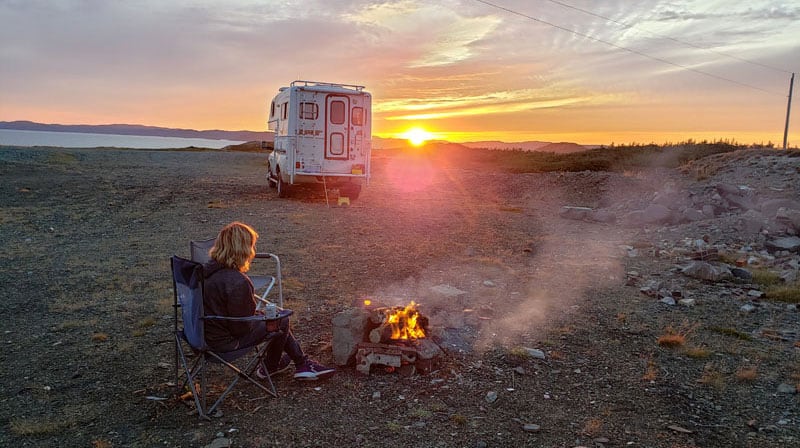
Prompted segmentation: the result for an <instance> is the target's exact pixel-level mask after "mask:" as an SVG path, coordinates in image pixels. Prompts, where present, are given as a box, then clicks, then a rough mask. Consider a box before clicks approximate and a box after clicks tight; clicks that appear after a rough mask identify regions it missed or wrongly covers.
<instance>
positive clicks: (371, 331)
mask: <svg viewBox="0 0 800 448" xmlns="http://www.w3.org/2000/svg"><path fill="white" fill-rule="evenodd" d="M333 324H334V340H333V346H334V357H335V358H338V359H337V363H338V364H340V365H344V364H350V363H352V362H353V361H354V362H355V364H356V369H357V370H358V371H359V372H361V373H364V374H369V373H370V370H371V369H372V368H373V366H379V367H382V368H383V369H384V370H385V371H388V372H393V371H395V370H397V371H399V372H400V373H401V374H404V375H412V374H414V373H415V372H420V373H427V372H429V371H431V370H432V369H433V367H434V363H435V362H436V361H437V360H438V358H439V357H440V355H441V354H442V350H441V348H439V346H438V345H437V344H436V343H434V342H433V341H432V340H431V339H430V338H429V337H428V318H427V317H426V316H425V315H423V314H422V313H420V311H419V310H418V308H417V304H416V303H415V302H413V301H412V302H411V303H409V304H408V305H405V306H392V307H378V306H374V304H373V303H372V301H370V300H365V301H364V302H363V306H362V307H361V308H359V309H352V310H348V311H346V312H343V313H342V314H341V315H340V316H337V318H334V322H333Z"/></svg>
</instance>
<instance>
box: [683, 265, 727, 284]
mask: <svg viewBox="0 0 800 448" xmlns="http://www.w3.org/2000/svg"><path fill="white" fill-rule="evenodd" d="M681 272H682V273H683V274H684V275H688V276H689V277H694V278H699V279H702V280H709V281H712V282H718V281H720V280H725V279H730V278H731V277H733V274H731V271H730V269H728V268H727V267H725V266H715V265H712V264H711V263H708V262H705V261H693V262H692V263H691V264H689V265H688V266H686V267H685V268H683V269H682V270H681Z"/></svg>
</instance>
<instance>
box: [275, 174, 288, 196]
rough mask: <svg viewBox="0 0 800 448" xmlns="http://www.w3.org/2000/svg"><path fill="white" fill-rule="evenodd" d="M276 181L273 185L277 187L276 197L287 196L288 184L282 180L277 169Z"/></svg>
mask: <svg viewBox="0 0 800 448" xmlns="http://www.w3.org/2000/svg"><path fill="white" fill-rule="evenodd" d="M277 177H278V183H277V184H276V185H275V186H276V187H277V188H278V197H279V198H285V197H288V196H289V186H288V185H286V183H284V182H283V179H282V178H281V173H280V171H278V176H277Z"/></svg>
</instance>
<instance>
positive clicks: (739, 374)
mask: <svg viewBox="0 0 800 448" xmlns="http://www.w3.org/2000/svg"><path fill="white" fill-rule="evenodd" d="M757 376H758V368H757V367H756V366H742V367H739V368H738V369H736V379H737V380H739V381H741V382H751V381H754V380H755V379H756V377H757Z"/></svg>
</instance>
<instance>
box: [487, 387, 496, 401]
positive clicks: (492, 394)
mask: <svg viewBox="0 0 800 448" xmlns="http://www.w3.org/2000/svg"><path fill="white" fill-rule="evenodd" d="M485 400H486V402H487V403H494V402H495V401H497V392H495V391H493V390H490V391H489V392H486V397H485Z"/></svg>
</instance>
